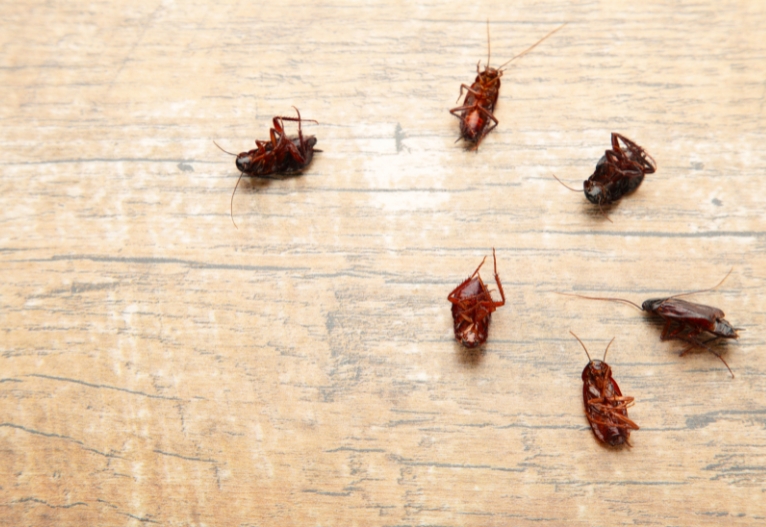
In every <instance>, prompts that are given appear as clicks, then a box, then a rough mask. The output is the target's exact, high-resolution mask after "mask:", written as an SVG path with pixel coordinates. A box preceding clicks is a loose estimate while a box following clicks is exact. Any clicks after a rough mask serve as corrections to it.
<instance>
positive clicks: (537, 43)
mask: <svg viewBox="0 0 766 527" xmlns="http://www.w3.org/2000/svg"><path fill="white" fill-rule="evenodd" d="M568 23H569V22H564V23H563V24H561V25H560V26H559V27H557V28H556V29H554V30H553V31H551V32H550V33H548V34H547V35H545V36H544V37H543V38H541V39H540V40H538V41H537V42H535V43H534V44H532V45H531V46H529V47H528V48H527V49H525V50H524V51H522V52H521V53H519V54H518V55H516V56H514V57H511V58H510V59H508V60H507V61H506V62H505V63H503V64H502V65H500V66H498V68H497V69H499V70H500V69H503V66H507V65H508V64H510V63H511V61H514V60H516V59H518V58H521V57H523V56H524V55H526V54H527V53H529V52H530V51H532V50H533V49H535V48H536V47H537V46H538V45H539V44H541V43H542V42H543V41H544V40H545V39H547V38H548V37H550V36H551V35H553V34H554V33H555V32H556V31H558V30H559V29H561V28H562V27H564V26H565V25H567V24H568Z"/></svg>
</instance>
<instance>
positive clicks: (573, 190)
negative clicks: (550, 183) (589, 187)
mask: <svg viewBox="0 0 766 527" xmlns="http://www.w3.org/2000/svg"><path fill="white" fill-rule="evenodd" d="M551 175H552V176H553V177H554V178H556V181H558V182H559V183H561V184H562V185H564V187H566V188H568V189H569V190H571V191H572V192H582V191H581V190H579V189H576V188H572V187H570V186H569V185H567V184H566V183H564V182H563V181H561V180H560V179H559V178H558V177H556V174H551Z"/></svg>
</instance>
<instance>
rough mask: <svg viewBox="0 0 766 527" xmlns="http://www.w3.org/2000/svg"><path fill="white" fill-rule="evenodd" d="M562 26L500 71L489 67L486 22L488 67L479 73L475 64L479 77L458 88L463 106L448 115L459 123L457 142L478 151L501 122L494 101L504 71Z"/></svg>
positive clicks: (477, 65)
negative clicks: (469, 84) (483, 141)
mask: <svg viewBox="0 0 766 527" xmlns="http://www.w3.org/2000/svg"><path fill="white" fill-rule="evenodd" d="M565 25H566V24H562V25H560V26H559V27H557V28H556V29H554V30H553V31H551V32H550V33H548V34H547V35H545V36H544V37H543V38H541V39H540V40H538V41H537V42H536V43H535V44H534V45H532V46H530V47H528V48H527V49H525V50H524V51H522V52H521V53H519V54H518V55H516V56H514V57H511V58H510V59H509V60H508V61H506V62H505V63H503V64H502V65H500V66H499V67H497V68H492V67H490V65H489V59H490V44H489V21H487V65H486V66H485V67H484V71H482V70H481V61H479V62H478V63H477V64H476V73H478V75H477V76H476V80H475V81H473V84H471V86H468V85H466V84H461V85H460V95H458V97H457V98H458V100H460V97H462V96H463V90H465V91H466V95H465V99H464V100H463V104H462V105H460V106H458V107H457V108H453V109H451V110H450V111H449V112H450V113H451V114H452V115H454V116H455V117H457V118H458V119H460V137H458V139H457V140H458V141H460V140H461V139H463V140H464V141H467V142H469V143H473V144H472V146H471V148H478V147H479V143H481V141H482V139H484V137H485V136H486V135H487V134H488V133H490V132H491V131H492V130H494V129H495V127H496V126H497V125H498V124H500V121H498V120H497V117H495V115H494V112H495V104H496V103H497V97H498V95H499V93H500V77H502V76H503V67H505V66H507V65H508V64H510V63H511V61H513V60H516V59H518V58H520V57H523V56H524V55H526V54H527V53H529V52H530V51H532V50H533V49H534V48H535V47H536V46H537V45H538V44H540V43H541V42H542V41H543V40H545V39H547V38H548V37H550V36H551V35H553V34H554V33H555V32H556V31H558V30H559V29H561V28H562V27H564V26H565Z"/></svg>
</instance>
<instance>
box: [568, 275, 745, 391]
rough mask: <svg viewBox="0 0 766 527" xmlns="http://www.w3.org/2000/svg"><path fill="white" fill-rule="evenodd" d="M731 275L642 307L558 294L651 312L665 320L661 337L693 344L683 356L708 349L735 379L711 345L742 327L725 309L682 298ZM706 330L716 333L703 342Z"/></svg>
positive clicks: (737, 336)
mask: <svg viewBox="0 0 766 527" xmlns="http://www.w3.org/2000/svg"><path fill="white" fill-rule="evenodd" d="M730 274H731V271H729V272H728V273H727V274H726V276H724V277H723V280H721V281H720V282H719V283H718V284H717V285H716V286H715V287H711V288H708V289H701V290H699V291H692V292H690V293H681V294H679V295H673V296H669V297H666V298H650V299H649V300H646V301H645V302H644V303H643V304H641V305H640V306H639V305H638V304H636V303H634V302H631V301H630V300H625V299H624V298H609V297H607V298H604V297H596V296H584V295H576V294H572V293H559V294H562V295H566V296H576V297H579V298H585V299H588V300H607V301H610V302H622V303H624V304H628V305H631V306H633V307H635V308H636V309H639V310H641V311H645V312H646V313H651V314H653V315H657V316H659V317H662V319H663V320H664V321H665V326H664V327H663V328H662V334H661V335H660V340H672V339H678V340H683V341H684V342H687V343H689V344H691V346H690V347H688V348H686V349H685V350H683V351H682V352H681V356H684V355H685V354H686V352H688V351H689V350H691V349H692V348H695V347H699V348H703V349H706V350H708V351H709V352H710V353H712V354H713V355H715V356H716V357H718V358H719V359H720V360H721V362H723V364H724V365H725V366H726V368H727V369H728V370H729V373H730V374H731V376H732V378H733V377H734V372H733V371H731V368H730V367H729V364H728V363H727V362H726V360H724V358H723V357H721V355H720V354H718V353H716V352H715V351H714V350H713V349H712V348H710V346H708V344H709V343H711V342H713V341H715V340H717V339H719V338H724V339H737V338H739V335H738V334H737V331H742V329H741V328H735V327H733V326H732V325H731V324H730V323H729V322H728V321H727V320H726V319H725V318H724V316H725V315H724V312H723V311H721V310H720V309H718V308H717V307H711V306H706V305H703V304H695V303H693V302H687V301H686V300H681V299H680V298H679V297H681V296H686V295H693V294H696V293H704V292H705V291H711V290H713V289H715V288H716V287H718V286H720V285H721V284H722V283H723V282H724V280H726V279H727V278H728V277H729V275H730ZM705 332H707V333H710V334H711V335H713V337H712V338H710V339H708V340H706V341H705V342H702V341H701V340H700V339H699V337H700V336H701V335H702V334H703V333H705Z"/></svg>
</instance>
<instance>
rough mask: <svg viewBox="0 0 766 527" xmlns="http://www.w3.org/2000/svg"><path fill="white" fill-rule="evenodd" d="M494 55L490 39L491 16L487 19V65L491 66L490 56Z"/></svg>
mask: <svg viewBox="0 0 766 527" xmlns="http://www.w3.org/2000/svg"><path fill="white" fill-rule="evenodd" d="M491 56H492V47H491V44H490V40H489V18H488V19H487V67H488V68H489V58H490V57H491Z"/></svg>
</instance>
